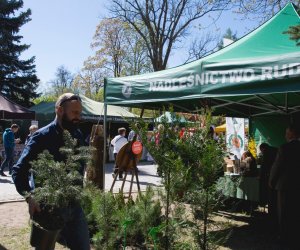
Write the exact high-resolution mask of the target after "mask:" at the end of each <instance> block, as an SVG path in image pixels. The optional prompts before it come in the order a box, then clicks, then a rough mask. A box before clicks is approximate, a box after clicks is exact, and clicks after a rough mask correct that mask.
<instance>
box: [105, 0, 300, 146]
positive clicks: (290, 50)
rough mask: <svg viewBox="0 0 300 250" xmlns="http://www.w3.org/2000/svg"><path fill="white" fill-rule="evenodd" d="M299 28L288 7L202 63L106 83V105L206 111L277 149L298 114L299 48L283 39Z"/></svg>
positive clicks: (205, 58) (116, 79)
mask: <svg viewBox="0 0 300 250" xmlns="http://www.w3.org/2000/svg"><path fill="white" fill-rule="evenodd" d="M299 24H300V18H299V15H298V14H297V11H296V10H295V7H294V5H293V4H291V3H290V4H287V5H286V6H285V8H283V9H282V10H281V11H280V12H278V13H277V14H276V15H275V16H274V17H273V18H271V19H270V20H269V21H267V22H265V23H264V24H262V25H261V26H260V27H258V28H257V29H255V30H254V31H252V32H250V33H249V34H247V35H245V36H244V37H242V38H241V39H239V40H238V41H236V42H234V43H232V44H230V45H229V46H227V47H225V48H223V49H221V50H219V51H217V52H215V53H213V54H211V55H209V56H206V57H204V58H202V59H199V60H197V61H194V62H191V63H188V64H185V65H182V66H178V67H175V68H171V69H167V70H163V71H158V72H153V73H148V74H142V75H135V76H127V77H120V78H107V79H105V85H104V93H105V94H104V96H105V106H106V105H107V104H113V105H119V106H134V107H141V108H161V107H162V106H168V105H172V106H173V108H174V110H175V111H177V110H181V111H186V112H197V111H199V110H200V109H201V108H202V107H208V106H209V107H211V108H212V109H213V111H214V114H220V115H226V116H231V117H247V118H249V120H250V124H249V130H250V134H251V135H255V136H256V137H257V138H256V139H257V140H260V141H267V142H269V143H270V144H273V145H275V146H276V145H278V144H280V143H282V142H283V141H284V128H285V126H286V125H287V123H288V122H289V120H290V118H291V117H292V116H298V115H299V114H300V48H299V47H297V46H296V42H295V41H292V40H290V38H289V35H287V34H284V32H285V31H287V30H288V28H289V27H290V26H296V25H299ZM104 113H106V109H105V111H104ZM105 124H106V122H105V121H104V125H105ZM274 124H276V126H274ZM258 137H259V139H258Z"/></svg>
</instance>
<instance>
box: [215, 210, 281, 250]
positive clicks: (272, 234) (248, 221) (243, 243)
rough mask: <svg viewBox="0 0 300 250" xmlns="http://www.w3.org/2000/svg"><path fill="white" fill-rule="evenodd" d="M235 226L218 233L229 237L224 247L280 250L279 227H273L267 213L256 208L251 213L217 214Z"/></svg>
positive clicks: (239, 211) (222, 212) (222, 211)
mask: <svg viewBox="0 0 300 250" xmlns="http://www.w3.org/2000/svg"><path fill="white" fill-rule="evenodd" d="M216 215H218V216H222V217H223V218H226V219H228V220H230V221H231V222H232V223H233V224H234V225H233V227H230V228H228V229H224V230H221V231H218V232H216V233H218V234H220V233H221V234H222V235H229V238H228V240H227V241H226V243H224V244H223V245H222V246H223V247H226V248H229V249H233V250H279V249H281V248H280V247H279V245H278V241H277V227H276V225H275V226H274V225H272V223H271V221H270V218H269V216H268V214H267V212H266V211H263V209H262V208H256V209H255V210H254V211H252V212H251V213H248V212H245V211H242V210H236V211H231V210H229V211H228V210H226V209H224V210H220V211H219V212H218V213H216Z"/></svg>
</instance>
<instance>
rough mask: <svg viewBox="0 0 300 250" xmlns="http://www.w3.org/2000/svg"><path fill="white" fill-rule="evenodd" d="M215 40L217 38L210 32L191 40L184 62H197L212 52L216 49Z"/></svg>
mask: <svg viewBox="0 0 300 250" xmlns="http://www.w3.org/2000/svg"><path fill="white" fill-rule="evenodd" d="M217 40H218V37H217V36H216V35H214V34H212V33H211V32H208V33H206V34H205V35H204V36H199V37H196V38H195V39H193V40H192V42H191V44H190V47H189V51H188V59H187V60H186V62H189V61H192V60H198V59H200V58H202V57H205V56H207V55H209V54H211V53H212V52H214V50H215V49H216V48H217Z"/></svg>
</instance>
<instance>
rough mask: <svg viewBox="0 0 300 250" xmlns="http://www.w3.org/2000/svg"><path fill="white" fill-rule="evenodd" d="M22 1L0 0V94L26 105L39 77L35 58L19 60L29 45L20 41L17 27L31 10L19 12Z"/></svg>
mask: <svg viewBox="0 0 300 250" xmlns="http://www.w3.org/2000/svg"><path fill="white" fill-rule="evenodd" d="M22 7H23V1H22V0H0V93H2V94H3V95H4V96H6V97H7V98H9V99H11V100H13V101H14V102H16V103H18V104H20V105H23V106H30V105H31V104H32V103H31V101H30V100H31V99H32V98H36V97H37V96H38V95H37V93H36V92H35V89H36V87H37V84H38V82H39V79H38V78H37V76H36V70H35V64H34V61H35V57H31V58H30V59H27V60H21V59H19V56H20V54H21V53H22V52H24V51H25V50H27V49H28V48H29V47H30V45H27V44H21V39H22V38H23V37H22V36H21V35H18V33H19V31H20V27H21V26H22V25H24V24H25V23H27V22H29V21H30V20H31V19H30V15H31V10H30V9H27V10H26V11H20V10H19V9H21V8H22Z"/></svg>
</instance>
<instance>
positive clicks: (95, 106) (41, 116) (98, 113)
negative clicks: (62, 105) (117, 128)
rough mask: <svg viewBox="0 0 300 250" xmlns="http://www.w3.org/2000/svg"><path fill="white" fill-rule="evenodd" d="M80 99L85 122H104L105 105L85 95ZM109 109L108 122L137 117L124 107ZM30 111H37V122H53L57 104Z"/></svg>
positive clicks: (35, 107)
mask: <svg viewBox="0 0 300 250" xmlns="http://www.w3.org/2000/svg"><path fill="white" fill-rule="evenodd" d="M80 97H81V100H82V103H83V105H82V106H83V111H82V119H83V120H85V121H103V115H104V113H103V111H104V104H103V103H102V102H96V101H94V100H92V99H89V98H87V97H85V96H83V95H80ZM107 109H108V111H107V120H108V121H115V122H124V118H126V119H129V120H130V119H134V118H135V117H136V116H135V115H134V114H133V113H131V112H129V111H127V110H126V109H124V108H122V107H118V106H114V105H108V108H107ZM30 110H32V111H35V113H36V119H37V120H52V119H54V117H55V102H41V103H39V104H37V105H35V106H33V107H31V108H30ZM123 117H124V118H123Z"/></svg>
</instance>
